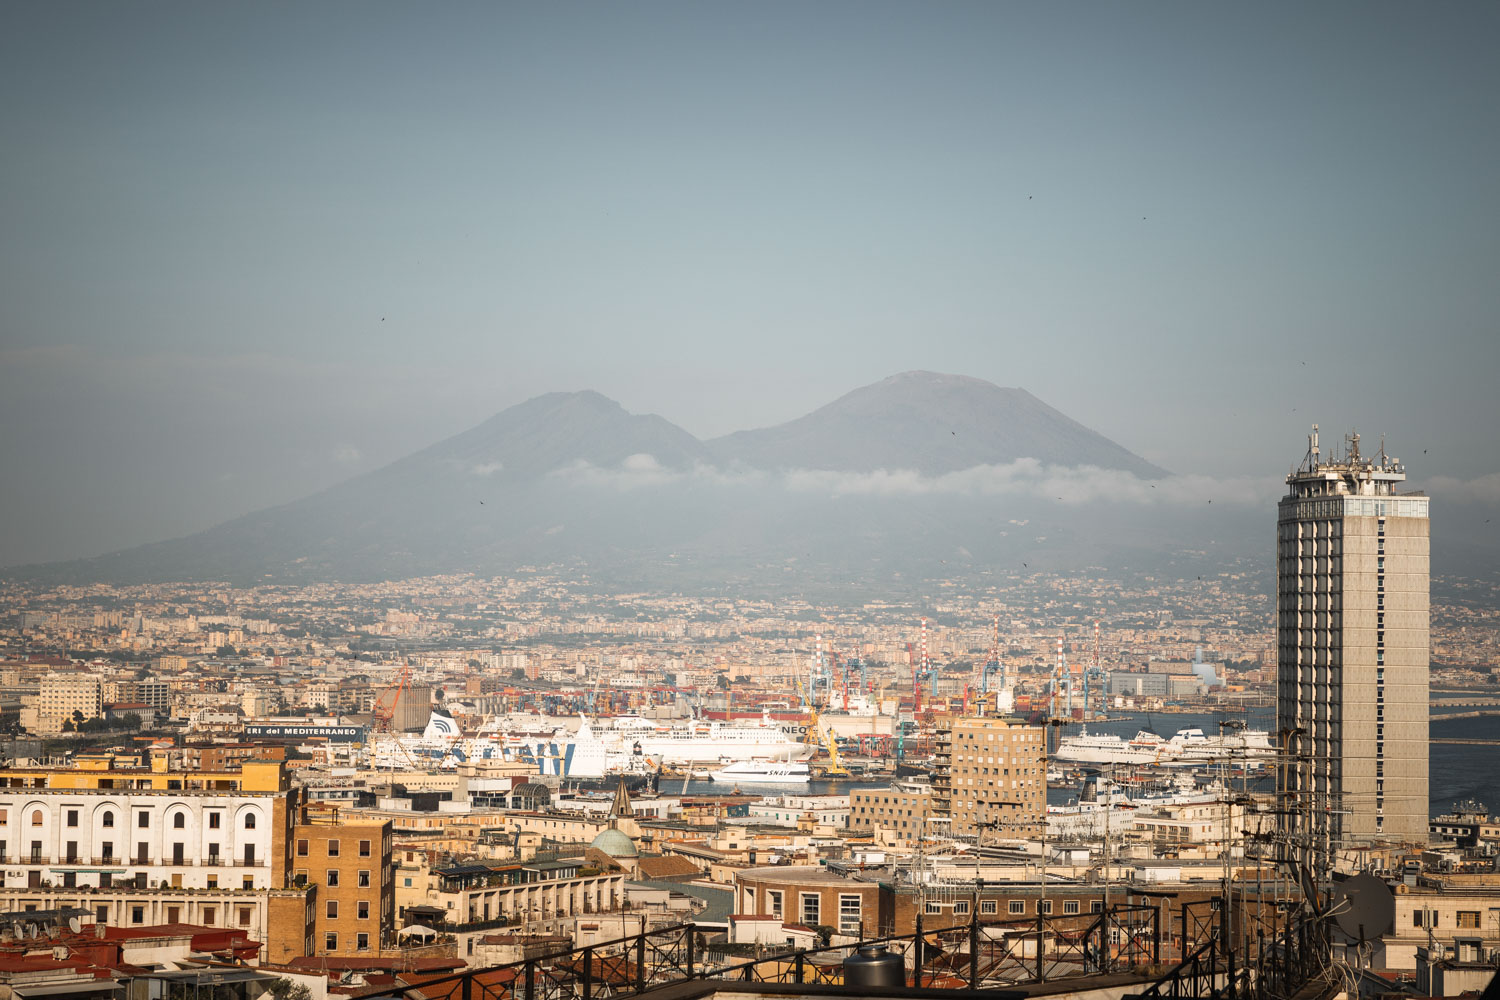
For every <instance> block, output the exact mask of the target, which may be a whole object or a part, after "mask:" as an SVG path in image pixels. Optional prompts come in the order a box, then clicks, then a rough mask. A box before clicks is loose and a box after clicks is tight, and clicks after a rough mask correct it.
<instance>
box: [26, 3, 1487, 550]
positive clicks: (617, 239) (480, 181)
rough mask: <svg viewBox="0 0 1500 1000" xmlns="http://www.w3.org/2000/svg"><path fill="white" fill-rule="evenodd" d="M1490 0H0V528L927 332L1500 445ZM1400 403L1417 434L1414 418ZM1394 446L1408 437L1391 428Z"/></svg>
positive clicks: (1462, 451)
mask: <svg viewBox="0 0 1500 1000" xmlns="http://www.w3.org/2000/svg"><path fill="white" fill-rule="evenodd" d="M1497 28H1500V8H1497V7H1496V6H1495V5H1493V4H1482V3H1453V4H1444V5H1412V4H1369V3H1361V4H1336V3H1335V4H1318V5H1305V4H1294V3H1284V4H1261V5H1205V4H1195V3H1182V4H1174V3H1151V4H1145V3H1143V4H1133V5H1124V4H1118V5H1112V4H1073V3H1058V4H1018V3H1017V4H1006V3H972V4H965V3H947V4H917V3H908V4H880V3H831V2H830V3H818V4H802V3H757V4H737V5H732V4H680V5H678V4H652V3H639V4H595V5H588V4H568V3H564V4H532V5H509V4H474V5H463V4H445V5H440V6H431V5H417V4H389V3H347V4H340V3H320V4H316V5H300V4H255V5H250V4H239V5H230V4H173V3H152V4H133V5H131V4H115V5H103V4H82V3H67V4H56V3H32V4H28V3H14V4H10V5H7V6H6V7H5V9H4V12H3V14H0V129H3V136H4V142H3V151H0V232H3V236H0V418H3V420H4V425H5V427H6V428H7V432H6V434H5V435H4V436H3V439H0V461H3V462H4V467H5V468H6V470H7V472H8V473H9V475H8V477H7V478H8V479H9V481H10V483H11V488H10V489H8V490H7V491H5V496H4V497H3V499H0V516H3V517H4V519H5V523H6V524H7V525H8V528H7V530H6V532H5V533H4V537H3V538H0V564H5V563H11V562H16V561H21V560H28V559H50V558H58V557H64V556H74V555H87V554H94V553H96V552H101V551H105V550H107V549H112V548H119V547H122V546H125V545H129V544H135V543H138V542H143V541H147V540H151V539H155V538H163V537H170V536H174V535H178V534H183V533H186V532H187V531H190V530H196V529H198V528H201V527H205V526H207V525H209V524H212V523H215V522H217V521H221V520H224V519H226V518H227V517H230V516H233V515H236V514H239V513H243V512H245V511H248V510H252V509H255V508H258V507H261V506H265V505H268V504H272V503H280V502H285V501H287V500H291V499H294V498H296V497H298V496H301V495H304V494H306V493H308V492H311V491H312V490H315V489H318V488H321V487H322V486H326V485H328V484H330V483H332V482H335V481H337V480H339V479H342V478H345V477H347V476H349V475H351V474H354V473H357V472H360V471H364V470H367V469H370V468H373V467H375V466H377V465H379V464H383V463H384V462H386V461H389V460H391V459H394V458H396V457H399V456H400V455H401V454H404V453H406V452H408V451H410V450H413V449H415V448H417V447H420V446H422V445H425V444H427V443H429V442H431V441H433V440H436V439H438V438H441V437H444V436H446V435H448V434H452V433H455V432H457V431H459V430H462V429H464V428H465V427H467V426H470V425H472V424H474V423H477V422H478V421H480V420H482V419H484V418H485V417H487V416H489V415H491V414H492V413H494V412H496V411H498V410H500V409H503V408H504V407H506V406H508V405H511V404H514V403H516V402H520V401H522V400H524V399H526V398H528V397H530V396H532V395H535V394H537V393H540V392H544V391H550V390H555V389H577V388H593V389H597V390H599V391H600V392H603V393H605V394H606V395H609V396H611V397H613V398H615V399H618V400H619V401H621V402H622V403H623V404H624V405H625V406H626V407H627V408H629V409H631V410H635V411H654V412H658V413H661V414H662V415H663V416H665V417H667V418H668V419H670V420H673V421H675V422H677V423H679V424H681V425H682V426H684V427H685V428H687V429H688V430H690V431H692V432H693V433H695V434H699V435H700V436H705V437H706V436H711V435H716V434H722V433H726V432H729V431H732V430H737V429H742V428H746V427H753V426H762V425H766V424H771V423H777V422H780V421H783V420H786V419H790V418H793V417H795V416H798V415H800V414H802V413H804V412H806V411H807V410H809V409H811V408H813V407H815V406H817V405H821V404H822V403H824V402H827V401H829V400H830V399H832V398H834V397H835V396H837V395H839V394H841V393H842V392H845V391H847V390H848V389H851V388H853V387H855V386H858V385H861V384H865V383H868V382H871V381H875V380H876V379H879V378H882V377H884V376H886V375H889V374H891V373H893V372H897V371H902V370H906V369H911V368H925V369H931V370H938V371H948V372H955V373H961V374H966V375H973V376H977V377H980V378H985V379H989V380H991V381H994V382H997V383H999V384H1002V385H1020V386H1023V387H1025V388H1027V389H1028V390H1030V391H1032V392H1033V393H1035V394H1036V395H1038V396H1039V397H1041V398H1042V399H1044V400H1046V401H1047V402H1049V403H1051V404H1052V405H1054V406H1056V407H1058V408H1059V409H1061V410H1063V411H1064V412H1065V413H1068V414H1069V415H1071V416H1073V417H1075V418H1076V419H1078V420H1081V421H1082V422H1084V423H1086V424H1088V425H1090V426H1092V427H1094V428H1095V429H1097V430H1099V431H1101V432H1102V433H1104V434H1106V435H1108V436H1110V437H1112V438H1114V439H1115V440H1117V441H1119V442H1120V443H1122V444H1124V445H1125V446H1126V447H1128V448H1131V449H1132V450H1134V451H1136V452H1138V453H1140V454H1142V455H1144V456H1146V457H1147V458H1149V459H1151V460H1153V461H1155V462H1158V463H1159V464H1162V465H1164V466H1166V467H1168V468H1171V469H1173V470H1174V471H1194V470H1198V471H1202V472H1204V473H1207V474H1210V475H1219V476H1225V477H1230V476H1241V475H1246V474H1250V475H1254V474H1259V473H1260V472H1264V473H1265V474H1267V475H1269V476H1272V477H1274V476H1277V475H1279V474H1282V473H1283V472H1284V470H1285V468H1286V466H1287V465H1288V464H1290V463H1292V462H1295V461H1296V460H1297V459H1298V458H1299V457H1300V454H1301V447H1302V444H1301V442H1302V435H1303V434H1305V431H1306V425H1307V424H1308V423H1310V422H1311V421H1313V420H1318V421H1320V422H1321V423H1322V424H1323V427H1324V429H1325V436H1326V435H1327V434H1328V433H1330V432H1337V431H1338V430H1341V429H1343V428H1346V427H1351V426H1357V427H1358V428H1359V429H1360V430H1361V431H1363V432H1364V433H1365V434H1366V435H1367V437H1375V436H1378V434H1379V433H1380V432H1382V431H1384V432H1388V433H1389V434H1390V440H1391V444H1392V449H1393V450H1394V451H1396V452H1397V453H1398V454H1400V455H1401V457H1402V458H1405V459H1406V460H1407V461H1408V464H1409V466H1410V467H1411V470H1412V472H1413V477H1414V479H1417V478H1421V477H1423V476H1445V477H1451V478H1454V479H1458V480H1466V481H1467V480H1473V479H1476V478H1478V477H1482V476H1485V475H1491V474H1494V473H1496V472H1497V471H1500V444H1497V441H1496V436H1495V434H1494V429H1495V428H1496V427H1497V426H1500V419H1497V417H1500V407H1497V404H1496V402H1495V400H1496V392H1495V389H1494V381H1495V376H1496V374H1497V372H1500V336H1497V331H1496V325H1497V324H1496V320H1497V316H1500V310H1497V305H1500V293H1497V291H1496V281H1495V275H1496V273H1500V193H1497V191H1500V188H1497V185H1496V184H1495V182H1494V177H1495V164H1496V163H1497V162H1500V155H1497V154H1500V129H1497V128H1496V127H1495V126H1496V99H1495V95H1496V94H1500V61H1497V60H1496V59H1494V57H1493V53H1494V49H1495V43H1496V40H1497V37H1500V31H1497ZM1423 448H1426V449H1428V451H1429V454H1428V455H1426V456H1421V455H1419V454H1418V453H1419V452H1420V451H1421V450H1422V449H1423ZM1419 459H1420V460H1419Z"/></svg>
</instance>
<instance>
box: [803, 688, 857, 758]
mask: <svg viewBox="0 0 1500 1000" xmlns="http://www.w3.org/2000/svg"><path fill="white" fill-rule="evenodd" d="M797 695H798V696H799V697H800V698H801V699H802V707H803V708H804V709H805V710H806V712H807V717H808V718H807V733H806V735H805V736H803V738H802V742H803V743H805V744H808V745H810V746H812V747H813V748H814V750H816V748H817V747H818V746H820V745H821V746H822V747H823V748H824V749H825V750H827V751H828V771H827V773H828V774H836V775H847V774H848V773H849V769H848V768H846V767H844V766H843V765H842V764H841V763H839V747H838V740H837V739H835V738H834V735H833V727H832V726H829V727H827V728H826V729H825V728H824V727H823V726H822V725H821V724H820V723H821V721H822V720H821V719H820V718H819V717H818V708H817V706H816V705H814V704H813V701H812V699H811V698H809V697H808V694H807V690H806V689H805V688H803V686H802V681H801V679H798V681H797Z"/></svg>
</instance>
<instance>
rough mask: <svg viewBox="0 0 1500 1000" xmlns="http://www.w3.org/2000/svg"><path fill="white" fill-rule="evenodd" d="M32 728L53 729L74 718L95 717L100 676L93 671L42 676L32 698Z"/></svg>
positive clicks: (100, 693)
mask: <svg viewBox="0 0 1500 1000" xmlns="http://www.w3.org/2000/svg"><path fill="white" fill-rule="evenodd" d="M35 707H36V730H37V732H42V733H55V732H58V731H60V730H61V729H62V728H63V724H64V723H68V724H69V725H70V726H71V725H72V723H74V722H87V721H88V720H90V719H97V718H99V716H100V714H101V713H102V711H103V707H104V680H103V678H101V677H100V676H99V675H97V674H61V673H52V674H48V675H47V676H45V677H43V678H42V683H41V688H40V690H39V691H38V692H37V698H36V705H35Z"/></svg>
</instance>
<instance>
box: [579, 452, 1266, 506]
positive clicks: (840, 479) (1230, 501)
mask: <svg viewBox="0 0 1500 1000" xmlns="http://www.w3.org/2000/svg"><path fill="white" fill-rule="evenodd" d="M553 475H556V476H560V477H564V478H568V479H571V480H573V481H575V482H577V483H579V484H580V485H590V486H595V487H602V488H611V489H635V488H640V487H647V486H661V485H666V484H670V483H681V484H693V485H708V486H718V487H734V486H751V485H757V486H775V487H780V488H782V489H785V490H788V491H790V492H794V493H805V494H826V495H828V496H834V497H838V496H890V497H897V496H974V497H986V496H1031V497H1037V498H1039V499H1044V500H1053V501H1058V500H1060V501H1062V502H1063V503H1065V504H1086V503H1093V502H1097V501H1101V500H1108V501H1110V502H1115V503H1118V502H1122V501H1123V502H1128V503H1136V504H1142V505H1161V506H1168V505H1187V504H1193V505H1198V504H1203V505H1206V504H1207V503H1208V502H1210V501H1212V502H1214V503H1222V504H1225V505H1233V506H1257V507H1263V506H1266V505H1267V504H1270V503H1272V502H1274V501H1275V499H1276V498H1277V497H1278V496H1280V495H1281V492H1282V484H1281V482H1280V481H1279V480H1277V479H1273V478H1264V479H1258V478H1254V477H1249V476H1244V477H1238V478H1232V479H1215V478H1213V477H1210V476H1169V477H1166V478H1163V479H1158V480H1145V479H1139V478H1137V477H1136V476H1134V475H1132V474H1131V473H1129V472H1120V471H1117V470H1113V469H1100V468H1096V467H1093V466H1074V467H1068V466H1049V465H1043V464H1042V463H1041V462H1039V461H1037V460H1036V459H1033V458H1023V459H1018V460H1017V461H1014V462H1010V463H1007V464H1004V465H976V466H973V467H971V468H968V469H962V470H960V471H957V472H948V473H943V474H941V475H936V476H933V475H926V474H924V473H921V472H917V471H915V470H913V469H878V470H876V471H873V472H836V471H830V470H825V469H791V470H786V471H782V472H776V473H767V472H760V471H757V470H753V469H745V468H729V469H721V468H718V467H716V466H711V465H701V464H700V465H695V466H693V467H692V468H690V469H669V468H666V467H665V466H663V465H662V464H661V463H660V462H659V461H657V460H656V458H655V457H654V456H652V455H645V454H639V455H631V456H630V457H628V458H626V459H625V460H624V461H623V462H621V463H620V464H619V465H618V466H614V467H611V468H603V467H600V466H597V465H592V464H590V463H588V462H584V461H578V462H574V463H572V464H571V465H568V466H565V467H563V468H561V469H558V470H556V471H555V472H554V473H553ZM1023 523H1024V522H1023Z"/></svg>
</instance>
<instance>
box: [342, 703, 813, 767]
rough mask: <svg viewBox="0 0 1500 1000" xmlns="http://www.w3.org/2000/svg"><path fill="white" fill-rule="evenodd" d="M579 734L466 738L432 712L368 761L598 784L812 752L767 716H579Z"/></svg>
mask: <svg viewBox="0 0 1500 1000" xmlns="http://www.w3.org/2000/svg"><path fill="white" fill-rule="evenodd" d="M579 718H580V724H579V726H578V730H577V731H576V732H569V731H568V730H567V728H566V727H564V726H562V725H554V726H553V727H552V728H551V731H542V730H541V729H539V727H538V726H537V725H535V724H534V723H533V724H528V725H526V726H525V727H524V731H511V732H506V731H503V727H496V726H493V725H488V724H487V725H486V726H484V727H482V728H481V731H480V733H479V734H477V735H474V736H465V735H464V734H463V732H462V731H461V729H460V727H459V725H458V724H457V722H456V721H455V720H454V719H453V717H452V716H450V715H447V714H446V713H442V712H434V713H433V714H432V717H431V719H430V720H429V721H428V723H427V728H426V730H425V731H424V732H423V733H422V735H421V736H379V737H376V738H375V740H374V741H373V742H372V743H371V745H370V746H369V748H368V751H367V757H368V760H369V763H370V764H371V766H373V767H375V768H377V769H379V770H404V769H407V768H419V769H423V770H454V769H456V768H458V767H459V766H460V765H462V764H466V763H477V762H482V761H486V760H493V761H503V762H506V763H519V764H524V765H526V767H527V768H528V769H532V770H534V771H535V773H537V774H543V775H556V776H558V777H562V778H600V777H603V776H605V775H610V774H647V773H650V772H652V771H655V770H658V769H660V768H661V767H664V766H665V767H677V766H686V765H692V764H713V765H722V764H733V763H738V762H743V761H757V760H776V761H783V762H785V761H790V760H792V759H793V758H796V757H805V756H807V754H808V748H807V747H806V746H805V745H803V744H802V743H801V742H799V741H798V740H796V739H794V738H793V737H792V736H791V734H789V733H787V732H786V731H784V730H783V729H781V728H780V727H779V726H777V725H776V723H775V722H773V721H772V720H771V719H770V717H769V716H762V718H761V719H760V721H759V722H754V723H744V722H735V723H730V722H704V721H697V720H678V721H673V722H656V721H654V720H651V719H644V718H641V717H639V716H620V717H618V718H615V719H609V720H601V721H600V722H599V723H598V724H597V725H596V724H594V723H591V722H590V721H589V719H588V718H587V717H584V716H580V717H579Z"/></svg>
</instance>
